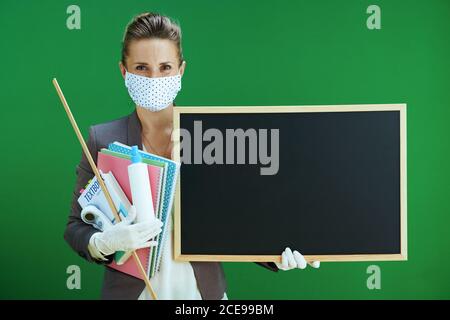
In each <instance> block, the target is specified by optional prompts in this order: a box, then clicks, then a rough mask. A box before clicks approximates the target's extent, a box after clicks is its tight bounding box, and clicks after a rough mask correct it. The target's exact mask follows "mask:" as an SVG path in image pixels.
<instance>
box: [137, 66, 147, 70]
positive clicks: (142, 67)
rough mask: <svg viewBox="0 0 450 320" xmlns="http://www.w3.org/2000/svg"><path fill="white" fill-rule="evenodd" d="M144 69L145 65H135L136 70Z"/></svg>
mask: <svg viewBox="0 0 450 320" xmlns="http://www.w3.org/2000/svg"><path fill="white" fill-rule="evenodd" d="M145 69H146V67H145V66H137V67H136V70H139V71H142V70H145Z"/></svg>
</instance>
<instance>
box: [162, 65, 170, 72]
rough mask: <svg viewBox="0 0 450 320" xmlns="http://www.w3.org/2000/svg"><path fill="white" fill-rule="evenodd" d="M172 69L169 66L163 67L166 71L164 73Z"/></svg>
mask: <svg viewBox="0 0 450 320" xmlns="http://www.w3.org/2000/svg"><path fill="white" fill-rule="evenodd" d="M170 69H172V67H171V66H169V65H165V66H163V70H164V71H167V70H170Z"/></svg>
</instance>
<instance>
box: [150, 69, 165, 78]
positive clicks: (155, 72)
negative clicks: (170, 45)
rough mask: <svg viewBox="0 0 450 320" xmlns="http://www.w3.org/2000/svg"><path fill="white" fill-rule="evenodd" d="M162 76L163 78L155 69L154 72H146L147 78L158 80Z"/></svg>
mask: <svg viewBox="0 0 450 320" xmlns="http://www.w3.org/2000/svg"><path fill="white" fill-rule="evenodd" d="M162 76H163V74H162V72H161V71H160V70H159V69H156V70H151V69H149V70H148V72H147V77H149V78H159V77H162Z"/></svg>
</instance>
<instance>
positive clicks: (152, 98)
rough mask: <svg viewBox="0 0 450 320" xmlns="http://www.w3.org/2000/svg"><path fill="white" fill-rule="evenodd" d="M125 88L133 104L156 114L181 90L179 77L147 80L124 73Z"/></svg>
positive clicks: (146, 78)
mask: <svg viewBox="0 0 450 320" xmlns="http://www.w3.org/2000/svg"><path fill="white" fill-rule="evenodd" d="M125 86H126V87H127V89H128V93H129V94H130V97H131V99H133V101H134V103H136V104H137V105H138V106H141V107H143V108H146V109H148V110H150V111H153V112H156V111H160V110H163V109H165V108H167V107H168V106H169V104H171V103H172V102H173V100H175V97H176V96H177V94H178V91H180V90H181V75H179V74H177V75H175V76H170V77H158V78H149V77H144V76H140V75H137V74H134V73H129V72H128V71H126V74H125Z"/></svg>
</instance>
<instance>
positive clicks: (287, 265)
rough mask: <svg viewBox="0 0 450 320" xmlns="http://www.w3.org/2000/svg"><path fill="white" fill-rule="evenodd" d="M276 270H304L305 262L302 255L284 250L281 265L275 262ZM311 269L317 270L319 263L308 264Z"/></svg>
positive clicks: (287, 249)
mask: <svg viewBox="0 0 450 320" xmlns="http://www.w3.org/2000/svg"><path fill="white" fill-rule="evenodd" d="M275 264H276V265H277V267H278V269H280V270H283V271H287V270H292V269H296V268H298V269H305V268H306V266H307V264H308V263H307V262H306V260H305V258H304V257H303V255H302V254H301V253H300V252H298V251H297V250H295V251H294V252H292V250H291V249H290V248H286V249H285V250H284V251H283V253H282V254H281V263H279V262H275ZM309 265H310V266H311V267H313V268H315V269H317V268H319V267H320V261H313V262H312V263H310V264H309Z"/></svg>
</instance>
